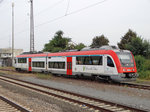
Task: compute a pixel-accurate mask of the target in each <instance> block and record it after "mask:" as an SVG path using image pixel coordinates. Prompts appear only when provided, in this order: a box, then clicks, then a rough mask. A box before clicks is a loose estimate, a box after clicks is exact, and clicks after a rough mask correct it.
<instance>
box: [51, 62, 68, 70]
mask: <svg viewBox="0 0 150 112" xmlns="http://www.w3.org/2000/svg"><path fill="white" fill-rule="evenodd" d="M48 67H49V68H57V69H65V62H49V63H48Z"/></svg>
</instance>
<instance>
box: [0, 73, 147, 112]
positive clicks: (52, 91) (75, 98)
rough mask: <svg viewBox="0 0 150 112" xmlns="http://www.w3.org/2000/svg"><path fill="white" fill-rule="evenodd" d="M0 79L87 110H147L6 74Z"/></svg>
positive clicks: (134, 111)
mask: <svg viewBox="0 0 150 112" xmlns="http://www.w3.org/2000/svg"><path fill="white" fill-rule="evenodd" d="M0 80H2V81H5V82H7V83H11V84H15V85H17V86H21V87H24V88H27V89H30V90H32V91H36V92H40V93H41V94H44V95H48V96H49V97H51V98H54V99H57V100H60V101H64V102H66V103H69V104H72V105H77V106H80V107H82V108H87V109H89V110H94V111H100V112H147V111H146V110H141V109H137V108H133V107H129V106H125V105H121V104H116V103H113V102H108V101H104V100H100V99H96V98H92V97H88V96H84V95H81V94H77V93H72V92H68V91H64V90H60V89H56V88H51V87H47V86H43V85H39V84H34V83H31V82H27V81H22V80H19V79H14V78H10V77H7V76H0Z"/></svg>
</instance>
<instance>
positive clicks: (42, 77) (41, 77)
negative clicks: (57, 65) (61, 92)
mask: <svg viewBox="0 0 150 112" xmlns="http://www.w3.org/2000/svg"><path fill="white" fill-rule="evenodd" d="M33 74H34V75H35V76H36V77H37V78H40V79H51V78H52V74H50V73H47V74H44V73H33Z"/></svg>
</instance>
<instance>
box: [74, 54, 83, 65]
mask: <svg viewBox="0 0 150 112" xmlns="http://www.w3.org/2000/svg"><path fill="white" fill-rule="evenodd" d="M83 61H84V57H81V56H80V57H76V64H77V65H83Z"/></svg>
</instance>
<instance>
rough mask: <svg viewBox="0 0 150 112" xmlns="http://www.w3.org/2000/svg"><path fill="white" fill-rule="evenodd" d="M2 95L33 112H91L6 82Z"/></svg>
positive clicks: (3, 85)
mask: <svg viewBox="0 0 150 112" xmlns="http://www.w3.org/2000/svg"><path fill="white" fill-rule="evenodd" d="M0 95H2V96H5V97H7V98H9V99H11V100H12V101H14V102H16V103H17V104H19V105H22V106H24V107H27V109H28V110H31V112H89V110H88V109H83V108H80V107H79V106H74V105H71V104H69V103H65V102H63V101H60V100H59V101H58V100H57V99H53V98H51V97H48V96H46V95H42V94H40V93H37V92H34V91H31V90H28V89H24V88H21V87H18V86H15V85H12V84H9V83H6V82H4V81H0Z"/></svg>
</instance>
